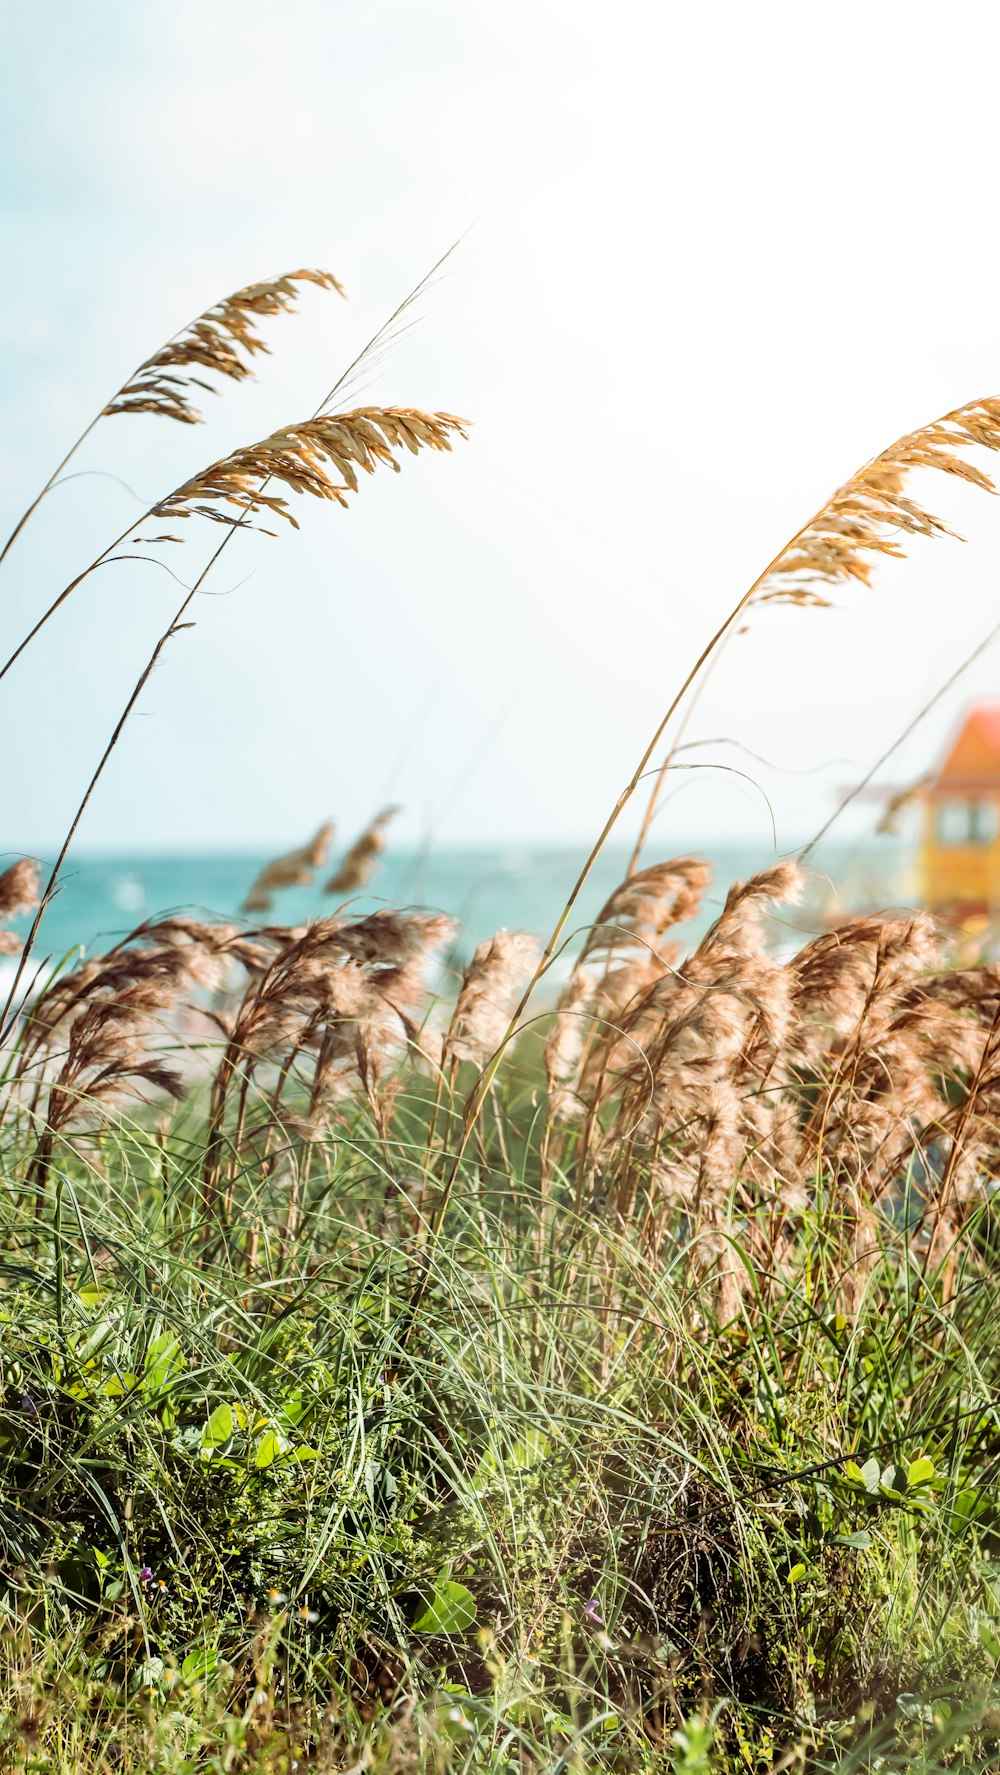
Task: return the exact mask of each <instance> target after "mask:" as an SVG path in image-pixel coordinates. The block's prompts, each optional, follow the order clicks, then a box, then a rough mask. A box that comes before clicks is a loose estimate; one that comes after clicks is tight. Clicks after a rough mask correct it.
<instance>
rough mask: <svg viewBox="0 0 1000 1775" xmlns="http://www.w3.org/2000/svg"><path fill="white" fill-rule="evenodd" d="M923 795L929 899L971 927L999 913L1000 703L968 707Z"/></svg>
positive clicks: (923, 862) (923, 869)
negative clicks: (956, 732)
mask: <svg viewBox="0 0 1000 1775" xmlns="http://www.w3.org/2000/svg"><path fill="white" fill-rule="evenodd" d="M920 799H921V802H922V804H923V831H922V838H921V844H920V877H921V890H922V892H921V898H922V899H923V902H924V904H925V905H926V906H928V907H930V908H931V910H932V911H934V912H937V913H939V914H940V915H941V916H942V917H944V918H947V919H948V921H949V922H950V923H953V924H960V925H964V926H966V928H969V929H982V928H984V927H985V926H986V925H987V924H992V923H993V922H994V921H997V920H1000V702H996V703H976V704H974V705H973V707H972V708H971V709H969V710H968V712H967V713H966V715H965V717H964V720H963V723H962V726H961V728H960V729H959V731H958V734H957V735H956V737H955V739H954V740H953V741H952V743H951V746H950V749H949V750H948V752H947V753H946V755H945V758H944V762H943V763H942V765H941V767H940V769H939V770H938V771H937V772H936V773H935V774H934V775H933V776H932V777H930V778H929V779H928V780H927V781H926V783H925V784H924V786H923V788H922V791H921V797H920Z"/></svg>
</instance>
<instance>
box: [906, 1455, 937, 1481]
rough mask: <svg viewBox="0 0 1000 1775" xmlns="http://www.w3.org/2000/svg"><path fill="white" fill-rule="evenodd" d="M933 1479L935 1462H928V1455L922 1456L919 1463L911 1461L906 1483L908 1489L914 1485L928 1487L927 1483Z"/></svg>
mask: <svg viewBox="0 0 1000 1775" xmlns="http://www.w3.org/2000/svg"><path fill="white" fill-rule="evenodd" d="M933 1478H934V1462H933V1461H930V1460H928V1458H927V1456H926V1455H921V1457H920V1459H919V1460H917V1461H911V1462H910V1464H909V1466H908V1467H907V1469H906V1483H907V1486H908V1487H911V1486H914V1485H926V1484H927V1481H928V1480H929V1479H933Z"/></svg>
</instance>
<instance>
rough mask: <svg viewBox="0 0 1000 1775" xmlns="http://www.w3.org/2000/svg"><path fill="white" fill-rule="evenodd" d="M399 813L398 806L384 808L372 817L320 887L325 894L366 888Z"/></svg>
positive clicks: (343, 892) (352, 891)
mask: <svg viewBox="0 0 1000 1775" xmlns="http://www.w3.org/2000/svg"><path fill="white" fill-rule="evenodd" d="M398 812H399V809H398V808H397V807H384V808H383V809H382V810H381V812H380V813H377V814H376V815H375V818H374V819H373V820H372V822H371V824H370V825H368V826H366V827H365V830H364V831H363V832H362V834H361V836H360V838H357V839H355V841H354V843H353V844H352V846H351V848H350V850H349V851H348V852H347V854H346V856H345V857H344V858H343V860H342V862H341V863H340V864H339V865H338V867H337V868H336V869H335V870H334V873H333V874H332V875H331V877H330V879H329V881H328V882H327V883H326V885H325V887H324V888H323V892H324V894H356V893H357V892H358V890H359V889H360V888H363V887H366V886H367V884H368V882H369V881H370V880H371V878H372V876H373V875H374V873H375V870H376V868H377V866H378V860H379V858H380V856H381V855H382V852H383V851H384V850H385V847H386V836H385V829H386V827H387V826H388V824H389V821H390V820H392V819H394V818H395V816H396V814H397V813H398Z"/></svg>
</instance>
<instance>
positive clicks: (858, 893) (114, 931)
mask: <svg viewBox="0 0 1000 1775" xmlns="http://www.w3.org/2000/svg"><path fill="white" fill-rule="evenodd" d="M691 853H693V854H695V855H699V856H705V857H707V858H708V860H709V861H711V862H712V863H713V864H714V870H715V873H714V882H713V888H712V891H711V893H710V895H709V897H708V899H707V901H706V904H705V907H704V909H703V913H702V915H701V918H700V919H699V920H695V921H692V924H691V925H690V926H689V927H688V932H687V934H689V935H691V936H697V935H698V934H699V932H700V930H702V929H704V928H706V927H707V925H708V924H709V923H710V922H711V920H712V919H713V918H714V917H715V915H716V913H717V911H718V909H719V907H720V905H721V903H722V900H723V899H724V897H725V893H726V889H727V888H728V887H729V885H730V884H731V883H732V882H733V881H735V880H738V879H741V878H742V877H744V876H746V875H748V874H750V873H752V872H753V871H754V870H756V869H760V868H763V867H764V866H765V865H766V864H767V863H768V862H770V861H773V858H774V853H773V851H771V852H768V851H767V850H766V849H765V848H764V847H761V848H759V849H756V850H755V849H753V848H751V847H748V846H745V845H743V846H740V845H732V844H725V843H710V844H707V845H706V844H704V843H702V844H700V845H697V844H696V845H691V846H689V847H687V854H691ZM585 855H586V850H585V847H583V846H580V847H577V848H573V847H524V848H519V847H517V846H506V847H497V848H487V847H478V848H462V849H457V848H451V849H440V850H431V851H429V852H419V853H418V852H413V851H402V850H400V851H393V850H392V849H391V848H390V850H389V851H388V852H387V853H386V855H385V857H384V858H383V859H382V861H381V865H380V867H379V869H378V871H377V873H376V875H375V876H374V877H373V879H372V881H371V883H370V886H369V889H368V891H367V892H366V893H365V894H364V895H363V896H360V897H358V898H357V899H355V900H354V901H353V902H352V906H351V909H352V911H358V912H364V911H370V910H372V909H373V908H374V907H375V906H378V905H386V904H389V905H395V906H410V907H416V906H421V907H432V908H434V909H435V910H439V911H444V912H448V913H450V914H452V915H453V916H454V917H455V918H456V919H457V920H458V921H459V925H460V933H461V943H462V946H463V947H464V948H466V949H468V948H471V946H472V945H473V944H474V943H476V942H478V941H479V939H480V938H482V937H484V936H487V935H489V934H490V933H491V932H492V931H495V930H497V929H498V928H500V927H501V926H504V925H505V926H507V927H508V928H510V929H520V930H528V931H532V932H535V933H536V934H538V935H540V936H547V935H548V933H549V932H550V931H551V929H552V927H553V925H554V924H555V921H556V919H557V918H558V916H559V914H560V912H561V910H562V908H563V906H564V904H565V901H566V898H567V896H568V893H569V891H570V889H571V888H572V885H573V882H574V880H575V879H576V876H577V874H578V872H579V869H580V867H581V864H582V862H583V860H584V857H585ZM627 858H628V853H627V852H626V851H622V850H620V849H617V848H614V849H609V850H607V851H605V852H604V853H603V854H602V856H601V857H600V858H599V859H598V861H597V863H596V865H595V867H594V870H593V873H592V875H591V877H590V879H589V880H588V882H587V884H586V886H585V888H584V889H583V891H582V893H581V895H580V898H579V901H578V902H577V905H576V906H575V907H574V910H573V914H572V917H571V919H570V923H569V926H568V929H569V930H570V931H572V930H576V929H579V928H580V927H582V926H584V925H586V924H587V923H588V922H589V921H591V920H593V919H594V918H595V917H596V915H597V913H598V912H599V910H600V907H601V906H602V904H603V903H604V901H605V900H606V899H607V897H608V895H609V893H610V892H611V891H612V890H613V888H614V887H615V886H616V885H617V883H618V882H619V881H620V880H621V879H622V876H623V873H624V870H625V866H626V863H627ZM646 860H647V861H655V860H657V859H656V858H655V857H653V856H650V857H649V858H647V859H646ZM266 861H267V857H266V856H265V855H251V854H243V855H240V854H234V853H227V854H219V855H206V854H202V855H190V856H184V855H170V856H150V855H146V856H140V855H135V856H129V855H127V854H121V855H115V856H82V857H79V858H71V859H70V861H69V862H68V864H67V865H66V868H65V871H64V875H63V880H62V885H61V887H60V889H59V891H58V893H57V895H56V897H55V899H54V900H53V901H52V903H51V905H50V906H49V908H48V910H47V911H46V914H45V917H44V920H43V923H42V928H41V931H40V933H39V937H38V941H37V943H36V947H35V955H36V958H37V960H38V961H39V962H41V961H42V960H43V959H45V958H51V959H52V961H58V960H59V959H60V958H62V957H63V956H65V955H66V954H67V953H68V952H69V951H70V950H72V949H73V948H74V947H75V946H77V945H85V946H86V947H87V948H88V949H90V950H92V951H93V950H94V949H99V948H102V947H104V946H105V945H106V944H107V943H109V942H111V941H114V940H116V939H117V938H119V937H121V936H123V935H124V934H125V933H126V932H128V931H129V930H131V929H133V928H134V926H135V925H137V924H138V923H140V922H141V921H142V920H143V919H145V918H149V917H151V916H154V915H160V914H163V913H168V912H178V911H187V912H194V913H197V914H199V915H202V914H211V915H214V916H218V917H223V918H233V917H238V916H239V910H240V906H241V904H242V901H243V899H244V896H245V895H246V892H247V890H248V888H249V886H250V884H251V882H252V881H253V879H254V876H255V875H256V873H257V871H258V870H259V869H260V867H261V866H262V864H263V863H264V862H266ZM908 862H909V859H908V857H907V855H906V853H905V852H903V851H902V850H901V848H900V847H899V846H898V845H896V844H893V843H886V842H884V841H883V842H880V843H878V844H875V845H871V846H870V847H867V848H865V849H861V850H859V849H857V848H853V849H852V848H851V847H849V846H847V845H844V844H840V845H836V846H832V845H831V846H828V847H827V848H826V849H825V850H824V851H823V852H822V853H820V854H817V855H814V856H813V857H812V858H811V859H810V866H811V887H810V892H809V894H808V896H807V902H806V905H805V906H804V907H802V908H796V909H795V910H794V912H793V913H792V914H790V918H791V919H792V921H793V923H794V925H795V926H797V927H798V928H805V929H808V928H810V923H811V921H812V922H815V923H819V922H821V921H822V918H823V917H824V916H825V915H826V913H828V912H829V910H830V909H831V894H832V891H833V889H834V888H835V889H836V890H837V902H836V904H837V908H838V910H840V911H846V910H853V909H855V908H860V907H870V906H874V905H876V904H900V903H909V902H910V900H911V898H912V885H911V883H910V882H909V881H908V879H907V871H908ZM328 873H329V870H327V871H322V870H321V871H319V872H318V876H317V882H316V885H314V886H313V887H309V888H293V889H289V890H286V891H285V892H283V893H281V894H279V895H278V896H277V897H276V900H275V905H274V910H273V912H272V913H271V914H270V915H269V916H270V917H271V918H272V919H273V920H274V921H275V922H282V923H289V924H298V923H301V922H304V921H305V920H307V919H310V918H316V917H319V916H322V915H323V914H325V913H329V912H331V911H333V910H334V909H335V904H336V903H335V902H333V901H331V900H330V899H328V898H324V896H323V893H322V882H323V879H324V875H325V874H328ZM908 890H909V891H908ZM28 922H29V921H28V920H26V919H21V920H18V921H16V928H19V929H24V928H26V926H27V923H28Z"/></svg>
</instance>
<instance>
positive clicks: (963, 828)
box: [937, 797, 997, 845]
mask: <svg viewBox="0 0 1000 1775" xmlns="http://www.w3.org/2000/svg"><path fill="white" fill-rule="evenodd" d="M937 836H938V841H939V843H941V844H955V845H958V844H992V843H993V840H994V839H995V838H996V836H997V809H996V804H995V803H994V802H993V801H966V800H959V799H958V798H957V797H956V798H955V799H954V800H951V801H943V802H941V804H940V806H939V807H938V812H937Z"/></svg>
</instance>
